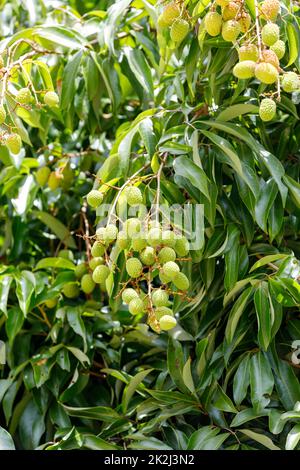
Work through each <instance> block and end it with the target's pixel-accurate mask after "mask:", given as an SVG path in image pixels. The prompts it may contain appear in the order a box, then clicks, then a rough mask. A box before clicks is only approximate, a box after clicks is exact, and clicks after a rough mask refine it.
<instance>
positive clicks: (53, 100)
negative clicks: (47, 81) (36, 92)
mask: <svg viewBox="0 0 300 470" xmlns="http://www.w3.org/2000/svg"><path fill="white" fill-rule="evenodd" d="M44 103H45V104H46V105H47V106H49V107H50V108H54V107H56V106H58V105H59V97H58V95H57V93H55V91H47V93H46V94H45V96H44Z"/></svg>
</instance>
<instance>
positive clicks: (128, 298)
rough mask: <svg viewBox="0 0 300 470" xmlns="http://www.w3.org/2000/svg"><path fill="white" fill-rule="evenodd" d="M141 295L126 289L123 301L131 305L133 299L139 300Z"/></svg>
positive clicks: (123, 293)
mask: <svg viewBox="0 0 300 470" xmlns="http://www.w3.org/2000/svg"><path fill="white" fill-rule="evenodd" d="M138 298H139V294H138V293H137V292H136V291H135V290H134V289H131V288H127V289H124V290H123V292H122V300H123V302H124V303H125V304H129V302H130V301H131V300H132V299H138Z"/></svg>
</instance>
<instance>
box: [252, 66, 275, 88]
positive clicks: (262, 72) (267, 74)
mask: <svg viewBox="0 0 300 470" xmlns="http://www.w3.org/2000/svg"><path fill="white" fill-rule="evenodd" d="M255 76H256V78H258V80H260V81H261V82H262V83H266V84H268V85H269V84H271V83H274V82H276V81H277V78H278V70H277V69H276V68H275V67H274V65H271V64H268V63H267V62H261V63H260V64H257V65H256V67H255Z"/></svg>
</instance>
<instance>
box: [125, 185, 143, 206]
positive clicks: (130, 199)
mask: <svg viewBox="0 0 300 470" xmlns="http://www.w3.org/2000/svg"><path fill="white" fill-rule="evenodd" d="M125 197H126V199H127V203H128V205H129V206H137V205H138V204H142V202H143V195H142V192H141V190H140V189H139V188H137V187H136V186H128V187H127V188H126V189H125Z"/></svg>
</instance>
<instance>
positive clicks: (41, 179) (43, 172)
mask: <svg viewBox="0 0 300 470" xmlns="http://www.w3.org/2000/svg"><path fill="white" fill-rule="evenodd" d="M50 173H51V171H50V168H48V167H47V166H42V167H41V168H39V169H38V170H37V172H36V174H35V179H36V182H37V183H38V184H39V185H40V186H45V185H46V183H47V181H48V178H49V175H50Z"/></svg>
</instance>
